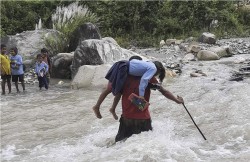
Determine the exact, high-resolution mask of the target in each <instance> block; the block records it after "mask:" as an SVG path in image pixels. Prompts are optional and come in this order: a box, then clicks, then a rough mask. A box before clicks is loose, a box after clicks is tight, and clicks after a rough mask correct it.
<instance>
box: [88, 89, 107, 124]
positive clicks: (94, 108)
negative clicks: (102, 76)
mask: <svg viewBox="0 0 250 162" xmlns="http://www.w3.org/2000/svg"><path fill="white" fill-rule="evenodd" d="M110 92H111V91H110V90H109V89H107V88H106V89H105V90H104V91H102V93H101V94H100V96H99V98H98V100H97V102H96V104H95V106H94V107H93V108H92V109H93V110H94V113H95V116H96V117H97V118H99V119H101V118H102V115H101V113H100V106H101V104H102V102H103V100H104V99H105V98H106V97H107V95H108V94H109V93H110Z"/></svg>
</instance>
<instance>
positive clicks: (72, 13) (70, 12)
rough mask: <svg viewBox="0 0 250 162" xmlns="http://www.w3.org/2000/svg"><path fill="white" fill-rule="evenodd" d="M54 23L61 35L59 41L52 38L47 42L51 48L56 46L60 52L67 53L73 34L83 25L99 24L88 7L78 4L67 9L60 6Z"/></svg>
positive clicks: (73, 4) (55, 14) (54, 16)
mask: <svg viewBox="0 0 250 162" xmlns="http://www.w3.org/2000/svg"><path fill="white" fill-rule="evenodd" d="M52 22H53V29H56V30H58V31H59V32H61V34H60V35H59V39H57V40H53V38H51V37H50V38H48V40H47V41H46V42H47V43H48V44H49V46H51V47H53V46H55V47H56V49H57V50H58V51H59V52H65V51H68V50H67V48H68V46H69V40H70V39H71V37H72V33H73V32H74V31H75V30H76V29H77V28H78V27H79V26H80V25H81V24H83V23H86V22H92V23H97V22H98V18H97V16H96V15H95V14H93V13H92V12H90V11H89V9H88V8H87V6H81V5H78V2H74V3H71V4H70V5H68V6H66V7H64V6H58V7H57V8H56V12H55V13H54V14H53V15H52ZM50 43H51V44H50ZM58 43H59V44H58ZM62 50H63V51H62Z"/></svg>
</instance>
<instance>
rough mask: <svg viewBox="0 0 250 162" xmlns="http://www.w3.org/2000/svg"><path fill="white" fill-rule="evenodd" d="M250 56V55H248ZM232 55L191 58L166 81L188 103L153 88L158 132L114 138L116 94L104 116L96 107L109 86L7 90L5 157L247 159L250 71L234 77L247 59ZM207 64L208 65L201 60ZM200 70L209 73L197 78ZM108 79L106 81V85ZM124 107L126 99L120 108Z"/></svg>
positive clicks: (39, 161) (162, 161)
mask: <svg viewBox="0 0 250 162" xmlns="http://www.w3.org/2000/svg"><path fill="white" fill-rule="evenodd" d="M245 57H246V58H249V55H245ZM232 60H237V58H233V59H232V58H231V61H227V59H221V60H219V61H208V62H190V63H189V64H186V65H185V66H184V67H183V68H182V74H181V75H180V76H177V77H174V78H167V79H166V81H165V82H164V87H165V88H166V89H168V90H170V91H171V92H172V93H173V94H175V95H180V96H182V97H183V98H184V100H185V105H186V107H187V109H188V110H189V112H190V114H191V115H192V117H193V118H194V120H195V122H196V123H197V125H198V127H199V128H200V129H201V131H202V132H203V134H204V135H205V137H206V138H207V140H206V141H205V140H204V139H203V138H202V136H201V134H200V133H199V132H198V130H197V128H196V127H195V126H194V124H193V122H192V121H191V119H190V117H189V116H188V114H187V112H186V110H185V109H184V107H183V106H182V105H178V104H176V103H174V102H173V101H170V100H168V99H166V98H164V96H162V95H161V94H160V93H159V92H157V91H152V95H151V100H150V103H151V105H150V112H151V117H152V126H153V131H149V132H143V133H141V134H138V135H133V136H132V137H130V138H128V139H127V140H126V141H125V142H118V143H116V144H114V138H115V136H116V134H117V131H118V127H119V122H118V121H117V120H114V119H113V118H112V115H111V114H110V113H109V111H108V110H109V108H110V105H111V103H112V100H113V96H112V95H109V96H108V97H107V98H106V100H105V101H104V103H103V105H102V107H101V113H102V115H103V118H102V119H97V118H96V117H95V116H94V113H93V111H92V106H93V105H94V104H95V102H96V100H97V98H98V96H99V94H100V93H101V91H102V89H100V88H94V87H90V88H83V89H78V90H74V89H70V88H59V87H56V86H55V85H53V84H52V85H51V87H50V89H49V90H48V91H45V90H44V91H39V90H38V86H37V85H29V86H27V92H26V93H20V94H16V93H15V90H14V86H13V93H12V94H10V95H6V96H1V148H2V149H1V161H3V162H5V161H6V162H7V161H11V162H69V161H72V162H90V161H91V162H92V161H93V162H104V161H110V162H135V161H137V162H139V161H143V162H194V161H201V162H203V161H206V162H207V161H211V162H214V161H216V162H247V161H249V160H250V78H249V77H248V78H245V79H244V80H243V81H240V82H236V81H229V78H230V76H231V75H232V71H235V70H237V69H238V67H240V66H242V65H240V64H234V63H233V61H232ZM201 64H202V65H201ZM194 68H195V69H200V70H202V71H203V72H204V73H206V74H207V77H205V76H202V77H197V78H191V77H190V73H191V72H193V71H194ZM105 84H106V83H103V85H105ZM117 114H118V115H120V114H121V105H120V103H119V105H118V107H117Z"/></svg>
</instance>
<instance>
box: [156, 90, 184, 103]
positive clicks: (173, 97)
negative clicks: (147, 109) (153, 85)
mask: <svg viewBox="0 0 250 162" xmlns="http://www.w3.org/2000/svg"><path fill="white" fill-rule="evenodd" d="M158 90H159V91H160V92H161V94H163V95H164V96H165V97H166V98H168V99H170V100H172V101H175V102H176V103H178V104H182V103H184V100H183V98H182V97H180V96H177V97H175V96H174V95H173V94H172V93H171V92H170V91H168V90H166V89H165V88H163V87H162V86H160V87H159V89H158Z"/></svg>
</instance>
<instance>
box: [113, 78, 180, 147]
mask: <svg viewBox="0 0 250 162" xmlns="http://www.w3.org/2000/svg"><path fill="white" fill-rule="evenodd" d="M140 80H141V77H135V76H131V75H129V76H128V77H127V80H126V82H125V84H124V89H123V93H122V115H121V118H120V126H119V130H118V133H117V135H116V138H115V141H116V142H118V141H121V140H123V139H126V138H128V137H130V136H132V135H133V134H139V133H141V132H143V131H149V130H152V125H151V117H150V113H149V107H147V108H146V109H145V110H143V111H141V110H140V109H138V107H137V106H135V105H134V104H133V103H132V102H131V101H130V100H129V96H130V95H131V94H132V93H134V94H136V95H139V84H140ZM156 83H158V81H157V80H156V78H155V77H153V78H152V79H151V80H150V82H149V85H148V87H147V88H146V90H145V95H144V97H145V100H146V101H148V102H149V98H150V89H154V90H156V89H157V90H158V91H160V92H161V93H162V95H164V96H165V97H166V98H168V99H170V100H172V101H175V102H176V103H178V104H182V103H184V101H183V98H182V97H179V96H177V97H175V96H174V95H173V94H172V93H171V92H170V91H168V90H166V89H164V88H163V87H162V86H160V85H157V84H156Z"/></svg>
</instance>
